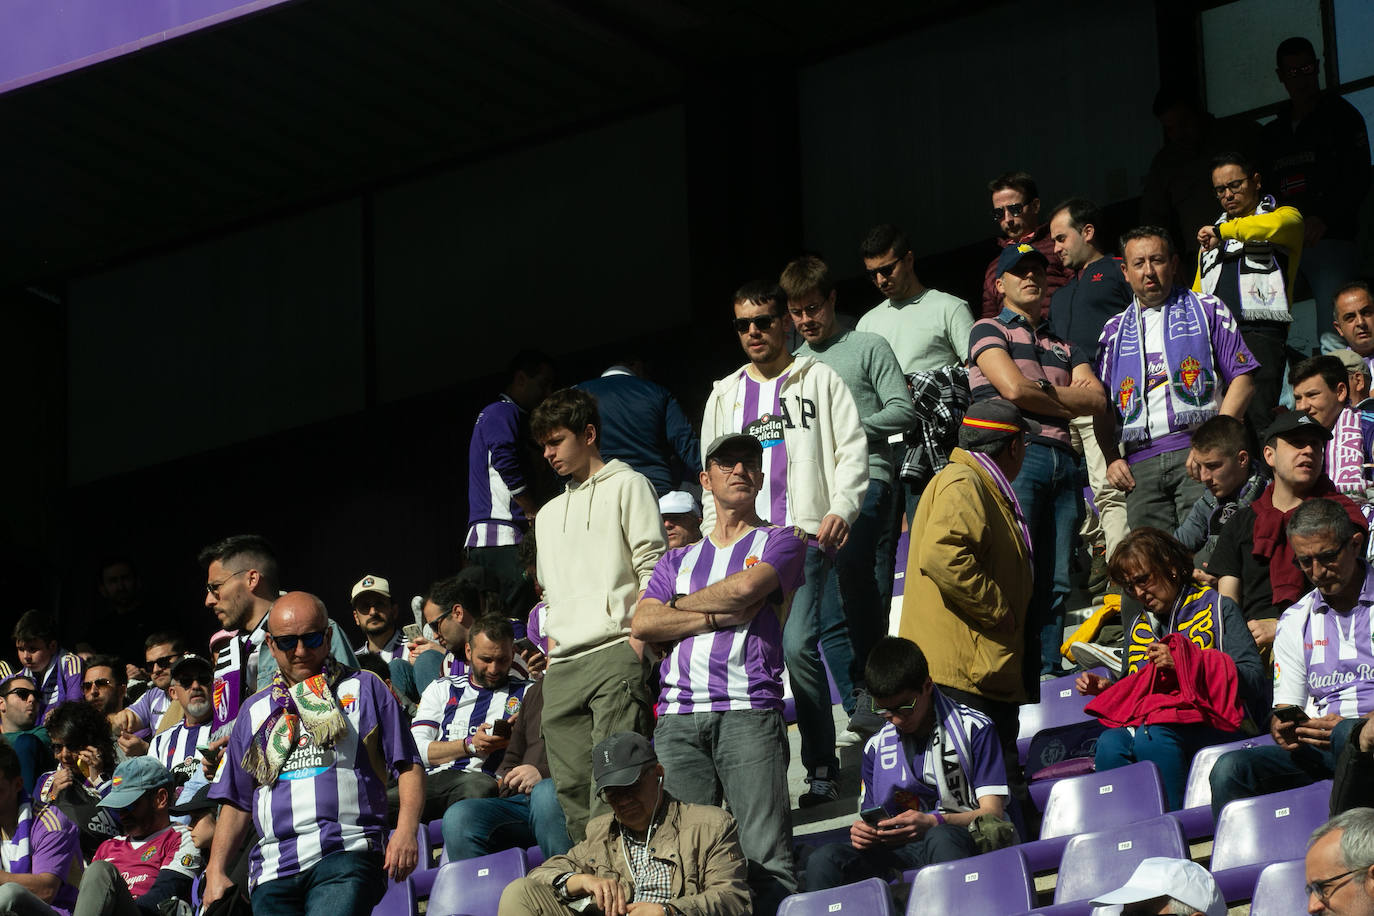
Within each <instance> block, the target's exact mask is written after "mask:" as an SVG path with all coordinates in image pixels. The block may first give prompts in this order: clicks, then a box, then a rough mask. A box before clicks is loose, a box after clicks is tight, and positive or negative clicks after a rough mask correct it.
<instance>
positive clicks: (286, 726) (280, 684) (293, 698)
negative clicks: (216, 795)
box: [242, 658, 351, 786]
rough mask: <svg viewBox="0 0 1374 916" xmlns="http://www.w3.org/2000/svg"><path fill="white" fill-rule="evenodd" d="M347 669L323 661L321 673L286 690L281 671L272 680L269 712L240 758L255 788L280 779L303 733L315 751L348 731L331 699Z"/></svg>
mask: <svg viewBox="0 0 1374 916" xmlns="http://www.w3.org/2000/svg"><path fill="white" fill-rule="evenodd" d="M350 673H351V669H349V668H346V667H345V666H343V665H340V664H338V663H337V662H335V661H334V660H333V659H330V658H326V659H325V662H324V670H323V671H322V672H321V673H320V674H317V675H315V676H314V677H311V678H308V679H306V680H304V681H301V682H300V683H298V684H295V685H294V686H287V683H286V680H285V679H284V678H283V677H282V674H281V671H278V672H277V673H276V674H274V675H273V676H272V685H271V687H270V688H269V689H270V690H271V691H272V694H271V699H272V712H271V713H269V714H268V716H267V718H266V719H264V720H263V723H262V725H260V726H258V730H257V731H256V732H254V733H253V738H252V740H251V741H249V743H248V750H247V751H245V752H244V754H243V760H242V764H243V768H244V770H246V771H247V772H248V773H250V774H251V775H252V777H253V779H254V781H255V782H257V783H258V784H259V785H263V786H270V785H272V784H273V783H275V782H276V781H277V777H278V776H280V775H281V771H282V768H283V767H284V766H285V765H286V759H287V758H288V757H290V756H291V752H292V751H294V750H295V749H296V742H297V741H298V740H299V739H300V736H301V730H302V729H304V730H305V732H306V734H308V735H309V736H310V738H311V740H312V741H313V742H314V743H315V746H316V747H321V748H325V747H331V746H333V744H334V742H335V741H337V740H338V739H339V738H341V737H342V736H343V735H344V734H345V733H346V732H347V731H348V720H347V719H346V718H344V714H343V711H342V710H341V709H340V708H339V701H338V700H336V699H335V698H334V688H335V687H336V686H337V685H338V683H339V681H340V680H342V679H343V678H344V677H345V676H346V675H348V674H350Z"/></svg>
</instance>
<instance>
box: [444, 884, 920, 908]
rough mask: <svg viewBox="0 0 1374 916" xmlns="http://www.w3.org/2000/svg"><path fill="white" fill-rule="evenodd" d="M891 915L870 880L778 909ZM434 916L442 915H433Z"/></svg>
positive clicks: (800, 897) (794, 899)
mask: <svg viewBox="0 0 1374 916" xmlns="http://www.w3.org/2000/svg"><path fill="white" fill-rule="evenodd" d="M833 914H840V916H894V914H893V912H892V898H891V897H889V896H888V891H887V882H886V881H883V880H882V879H881V878H869V879H868V880H866V881H858V882H856V883H854V884H846V885H844V886H843V887H832V888H829V889H828V890H823V891H810V892H808V893H805V894H793V895H792V896H791V897H788V898H787V899H786V900H784V901H783V902H782V906H780V907H778V916H833ZM434 916H444V914H442V913H436V914H434Z"/></svg>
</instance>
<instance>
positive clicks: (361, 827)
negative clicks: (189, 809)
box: [203, 592, 425, 916]
mask: <svg viewBox="0 0 1374 916" xmlns="http://www.w3.org/2000/svg"><path fill="white" fill-rule="evenodd" d="M332 626H333V625H332V624H331V623H330V621H329V617H328V616H327V615H326V613H325V609H324V603H323V602H322V601H320V599H319V598H317V597H315V596H314V595H310V594H307V593H305V592H290V593H288V594H286V595H283V596H282V597H281V598H279V599H277V601H276V602H275V603H274V604H273V605H272V611H271V613H270V614H269V615H268V621H267V630H268V634H269V635H268V637H267V644H268V645H269V646H270V650H271V652H272V654H273V656H274V657H275V660H276V663H277V666H276V667H277V670H276V673H275V674H274V675H273V677H272V680H271V682H270V683H269V685H268V687H267V689H265V690H261V691H259V692H258V693H256V694H254V695H253V696H252V697H251V698H250V699H249V700H248V702H247V703H246V704H245V705H244V707H243V710H242V711H241V713H240V715H239V716H238V718H237V719H236V720H235V722H234V728H233V732H232V734H231V736H230V740H229V746H228V748H227V749H226V750H225V755H226V756H227V758H228V761H229V765H228V766H224V767H221V768H220V773H219V777H218V778H217V781H216V782H215V783H214V784H213V786H212V787H211V789H210V797H211V798H212V799H214V800H216V801H218V802H221V803H223V807H221V809H220V815H219V820H218V822H217V823H216V825H215V839H214V843H213V844H212V846H211V851H210V862H209V864H208V866H207V868H206V882H205V894H204V897H203V902H204V903H205V904H206V906H209V904H211V903H213V902H214V901H215V900H218V899H219V898H220V897H222V896H224V895H225V894H226V893H234V892H236V891H235V889H234V886H233V883H232V881H231V880H230V878H229V875H228V871H227V866H228V865H229V863H230V861H231V857H232V856H234V855H236V854H237V852H238V850H239V849H240V848H241V846H242V843H243V841H244V839H245V838H246V837H247V836H248V831H249V830H250V829H255V830H256V831H257V835H258V836H259V837H260V839H259V840H258V842H257V844H256V846H255V847H254V849H253V853H252V856H251V867H250V873H249V883H250V884H251V886H252V888H253V890H252V904H253V909H254V911H256V912H259V913H274V914H278V913H279V914H291V913H304V912H305V911H306V910H307V900H308V901H309V906H308V909H309V910H310V911H311V912H328V913H331V914H335V916H350V914H356V916H366V914H369V913H371V911H372V908H373V907H374V906H375V905H376V903H377V901H378V900H380V899H381V897H382V894H383V893H384V892H385V890H386V884H387V878H388V877H390V878H391V879H392V880H395V881H401V880H404V879H405V877H406V876H407V875H409V874H410V873H411V872H412V871H413V870H414V869H415V864H416V861H417V859H418V852H417V845H416V841H415V835H416V830H417V829H418V826H419V818H420V807H421V805H422V803H423V801H424V793H425V789H424V778H425V777H424V765H423V764H422V763H421V762H420V755H419V753H418V752H417V751H416V749H415V741H414V740H413V739H412V738H411V735H410V729H409V727H408V726H407V723H406V722H405V719H404V716H403V715H402V712H401V709H400V706H399V704H398V703H397V701H396V698H395V697H394V696H392V694H391V691H390V690H389V689H387V686H386V684H385V683H384V682H383V681H382V679H381V678H379V677H376V676H375V675H373V674H372V673H371V672H359V671H357V670H354V669H353V668H351V667H347V666H344V665H340V664H338V663H337V662H335V661H334V660H333V659H332V658H330V648H329V646H330V638H329V637H330V633H329V630H330V629H331V628H332ZM389 772H395V773H397V774H398V775H397V786H398V787H399V796H400V808H399V812H398V817H397V821H396V830H395V832H394V833H392V835H391V838H390V839H389V840H388V839H386V824H387V804H386V782H387V776H388V773H389ZM383 850H385V852H384V853H383Z"/></svg>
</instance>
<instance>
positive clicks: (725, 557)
mask: <svg viewBox="0 0 1374 916" xmlns="http://www.w3.org/2000/svg"><path fill="white" fill-rule="evenodd" d="M756 563H767V564H769V565H770V566H772V567H773V569H774V570H775V571H776V572H777V574H778V582H779V585H780V588H779V591H778V592H775V593H774V594H772V595H770V596H769V597H768V599H767V600H766V601H765V602H764V606H763V607H762V608H761V609H760V610H759V612H758V613H757V614H756V615H754V619H753V620H751V621H749V622H748V623H745V624H740V625H739V626H737V627H733V628H730V629H722V630H717V631H713V632H709V633H700V634H698V635H696V636H689V637H687V638H686V639H683V640H681V641H680V642H678V644H677V645H675V646H674V647H673V650H672V652H670V653H668V656H667V657H666V658H664V659H663V661H662V662H660V663H659V672H660V675H661V678H662V682H663V688H662V690H661V692H660V693H659V713H660V714H661V715H678V714H680V713H689V712H706V711H711V712H721V711H724V710H728V709H777V710H781V709H782V621H783V619H784V617H785V613H784V612H785V611H786V609H787V606H788V604H789V603H790V602H791V600H792V593H793V592H794V591H796V590H797V588H799V587H800V586H801V584H802V581H803V579H804V577H805V564H806V534H805V532H803V531H801V530H800V529H798V528H774V527H768V528H755V529H754V530H753V531H750V532H749V533H748V534H746V535H744V536H743V537H741V538H740V539H739V540H737V541H735V543H733V544H731V545H729V546H728V547H717V546H716V545H715V544H714V543H712V541H711V539H710V538H709V537H707V538H702V539H701V540H700V541H697V542H696V543H695V544H689V545H688V546H686V547H679V548H677V549H676V550H670V551H668V552H667V553H665V554H664V555H663V558H662V559H660V560H659V561H658V565H657V566H655V567H654V574H653V576H651V577H650V579H649V585H648V587H647V588H646V589H645V590H644V597H646V598H656V599H657V600H659V601H662V602H663V603H664V604H667V603H668V601H670V600H671V599H672V597H673V596H674V595H689V594H691V593H692V592H696V591H700V590H701V589H703V588H705V587H706V586H708V585H712V584H714V583H716V582H719V581H721V580H722V579H724V578H726V577H727V576H731V575H734V574H735V573H737V572H743V571H744V570H746V569H748V568H749V567H751V566H753V565H754V564H756Z"/></svg>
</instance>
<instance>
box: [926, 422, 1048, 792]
mask: <svg viewBox="0 0 1374 916" xmlns="http://www.w3.org/2000/svg"><path fill="white" fill-rule="evenodd" d="M1040 431H1041V427H1040V424H1039V423H1037V422H1035V421H1034V420H1030V419H1027V418H1026V417H1024V416H1022V415H1021V411H1020V410H1018V409H1017V408H1016V405H1015V404H1012V403H1011V402H1010V401H1005V400H1002V399H1001V398H992V399H990V400H986V401H979V402H978V403H976V404H973V405H972V406H971V407H969V409H968V413H966V414H965V415H964V419H963V423H962V425H961V426H960V428H959V448H956V449H955V450H954V451H953V452H952V453H950V456H949V464H947V465H946V466H945V467H944V468H943V469H942V470H941V471H940V472H939V473H938V474H936V475H935V476H934V477H933V478H931V481H930V485H929V486H928V487H927V488H926V492H925V494H924V495H923V496H922V497H921V503H920V505H919V506H918V507H917V509H916V521H915V523H914V524H913V525H912V526H911V547H910V553H909V555H908V557H907V565H906V569H907V573H906V591H905V596H904V597H903V601H902V623H901V630H900V633H899V635H901V636H903V637H905V638H907V639H910V640H911V641H912V642H914V643H916V644H917V645H918V646H921V647H922V650H923V651H924V652H925V654H926V657H927V659H928V660H929V662H930V677H931V679H932V680H933V681H934V682H935V683H936V685H938V686H939V688H940V690H941V692H942V693H944V694H945V695H946V696H948V697H950V698H951V699H953V700H954V701H955V702H956V703H962V704H964V705H965V706H968V707H970V708H972V709H976V710H978V711H979V712H982V713H984V714H986V715H987V716H988V717H989V718H990V719H992V721H993V724H994V725H995V726H996V727H997V735H998V738H999V739H1000V740H1001V743H1002V753H1003V756H1004V762H1005V764H1006V768H1007V774H1008V779H1009V780H1010V782H1009V785H1013V786H1016V785H1020V784H1021V782H1022V780H1021V778H1020V776H1019V774H1018V773H1017V772H1016V770H1017V767H1016V760H1017V757H1016V735H1017V731H1018V729H1019V728H1020V723H1019V721H1018V715H1019V710H1018V706H1019V705H1020V704H1022V703H1026V702H1034V700H1035V699H1036V698H1037V697H1038V696H1039V689H1040V685H1039V665H1038V664H1036V663H1035V661H1034V660H1035V659H1036V657H1037V655H1036V654H1035V653H1034V652H1029V653H1028V651H1027V650H1028V646H1027V626H1026V615H1027V609H1028V607H1029V605H1030V596H1031V557H1032V548H1031V541H1030V530H1029V529H1028V528H1027V526H1026V520H1025V516H1024V515H1023V514H1022V512H1021V506H1020V502H1019V501H1018V500H1017V497H1016V492H1015V491H1014V490H1013V489H1012V487H1011V481H1012V480H1014V479H1016V475H1017V474H1018V473H1019V472H1020V470H1021V462H1022V460H1023V459H1024V458H1025V456H1026V443H1027V441H1028V440H1029V439H1031V438H1032V437H1034V436H1037V435H1039V434H1040ZM1035 549H1037V550H1044V549H1052V547H1050V546H1049V545H1045V546H1041V545H1036V548H1035Z"/></svg>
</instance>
